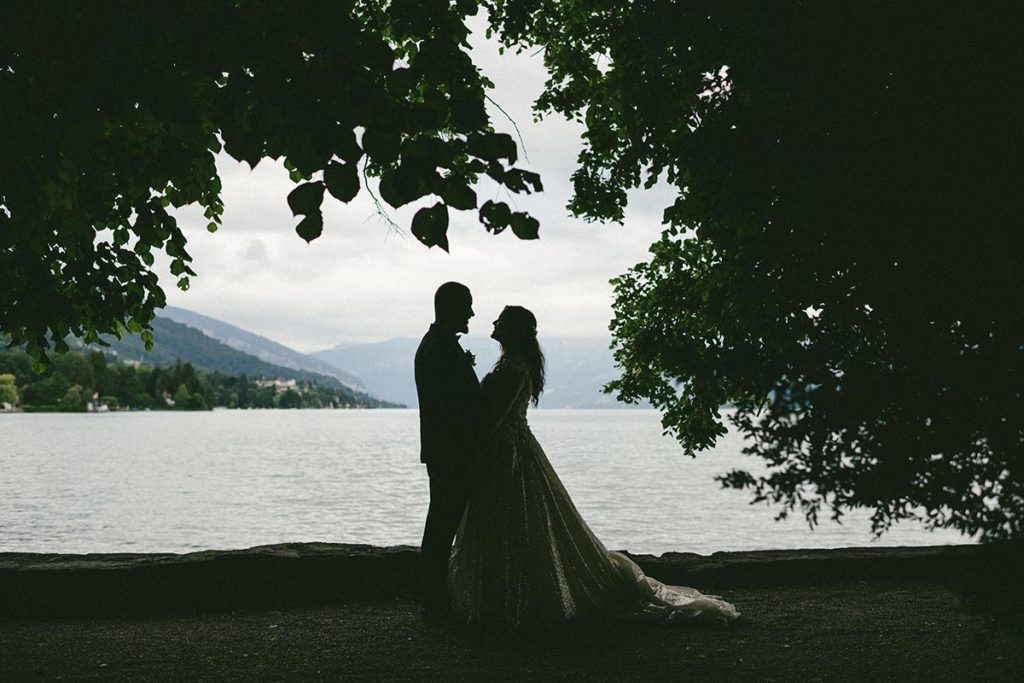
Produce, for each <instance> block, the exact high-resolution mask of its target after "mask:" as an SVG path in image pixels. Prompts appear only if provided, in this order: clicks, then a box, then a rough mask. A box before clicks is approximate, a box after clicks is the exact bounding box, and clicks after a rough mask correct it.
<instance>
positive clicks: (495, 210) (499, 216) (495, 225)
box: [480, 199, 512, 235]
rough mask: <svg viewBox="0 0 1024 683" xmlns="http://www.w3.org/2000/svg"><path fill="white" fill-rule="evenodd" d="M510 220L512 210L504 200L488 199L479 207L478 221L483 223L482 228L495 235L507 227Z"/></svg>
mask: <svg viewBox="0 0 1024 683" xmlns="http://www.w3.org/2000/svg"><path fill="white" fill-rule="evenodd" d="M510 220H512V210H511V209H509V208H508V204H506V203H505V202H493V201H491V200H489V199H488V200H487V201H486V202H484V205H483V206H481V207H480V222H481V223H483V224H484V228H486V229H487V231H488V232H493V233H494V234H495V235H497V234H498V233H500V232H501V231H502V230H504V229H505V228H507V227H508V224H509V221H510Z"/></svg>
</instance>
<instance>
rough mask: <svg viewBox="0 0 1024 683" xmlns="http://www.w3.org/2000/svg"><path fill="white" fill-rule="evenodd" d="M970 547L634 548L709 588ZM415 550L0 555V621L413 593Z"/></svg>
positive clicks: (983, 557) (910, 567) (836, 575)
mask: <svg viewBox="0 0 1024 683" xmlns="http://www.w3.org/2000/svg"><path fill="white" fill-rule="evenodd" d="M990 553H991V551H990V547H986V546H977V545H955V546H926V547H892V548H839V549H834V550H765V551H752V552H719V553H714V554H713V555H710V556H703V555H696V554H693V553H665V554H663V555H661V556H658V557H655V556H652V555H631V556H632V557H634V559H636V561H637V562H638V563H639V564H640V566H641V567H642V568H643V570H644V572H645V573H647V574H648V575H649V576H652V577H654V578H657V579H659V580H661V581H664V582H666V583H672V584H677V585H694V586H696V587H699V588H702V589H704V590H711V591H717V590H721V589H722V588H724V587H727V586H733V585H780V584H794V583H817V582H833V581H851V580H868V579H870V580H894V581H908V580H910V581H940V582H957V583H959V582H961V581H963V580H965V579H967V578H969V577H970V576H977V575H978V573H979V572H980V571H981V570H982V568H983V567H984V566H985V565H986V564H990V562H989V560H990V558H989V557H988V555H989V554H990ZM418 572H419V549H418V548H416V547H412V546H395V547H385V548H381V547H375V546H369V545H349V544H329V543H288V544H281V545H269V546H258V547H255V548H248V549H245V550H207V551H202V552H195V553H187V554H181V555H177V554H169V553H161V554H141V553H140V554H129V553H117V554H88V555H65V554H46V553H43V554H37V553H0V619H26V618H28V619H32V618H44V617H52V616H99V615H120V614H153V613H196V612H207V611H222V610H245V609H253V608H264V607H274V606H286V605H294V604H316V603H329V602H352V601H379V600H389V599H396V598H404V599H408V598H413V597H415V596H416V594H417V590H418Z"/></svg>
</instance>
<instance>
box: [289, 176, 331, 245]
mask: <svg viewBox="0 0 1024 683" xmlns="http://www.w3.org/2000/svg"><path fill="white" fill-rule="evenodd" d="M323 200H324V184H323V183H322V182H320V181H316V182H312V183H303V184H302V185H299V186H298V187H296V188H295V189H294V190H292V191H291V192H290V193H289V194H288V206H289V207H290V208H291V210H292V215H295V216H300V215H302V216H309V215H311V214H319V213H320V205H321V204H322V203H323ZM307 241H308V240H307Z"/></svg>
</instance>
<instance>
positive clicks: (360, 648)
mask: <svg viewBox="0 0 1024 683" xmlns="http://www.w3.org/2000/svg"><path fill="white" fill-rule="evenodd" d="M702 588H705V589H707V590H708V591H711V592H720V593H722V594H723V595H724V596H725V597H726V598H727V599H729V600H730V601H732V602H734V603H735V604H736V605H737V607H738V608H739V610H740V611H741V612H742V613H743V614H744V619H743V620H741V621H740V622H737V623H735V624H731V625H728V626H715V625H683V626H657V625H652V624H642V623H628V622H610V623H603V624H589V625H577V626H571V627H561V628H557V629H547V630H544V631H538V632H529V633H516V634H503V633H494V632H481V631H469V630H466V629H460V628H456V627H451V626H437V625H428V624H424V623H422V622H421V620H420V618H419V612H418V608H417V605H416V604H415V603H413V602H410V601H408V600H407V599H403V600H389V601H379V602H355V603H345V604H335V605H327V606H318V607H294V608H289V609H282V610H266V611H251V612H237V613H212V614H197V615H190V616H172V617H169V616H163V617H151V618H137V617H136V618H129V617H119V618H89V619H70V618H62V619H54V618H50V619H45V620H34V621H21V622H11V621H3V620H2V619H3V617H2V615H0V680H2V681H4V682H5V683H7V682H14V681H30V680H139V681H143V680H190V681H192V680H215V681H221V680H245V681H252V680H309V679H313V680H344V681H352V680H386V681H428V680H438V681H462V680H466V681H477V680H479V681H521V680H538V681H545V680H583V679H588V680H604V681H612V680H614V681H624V680H625V681H631V680H644V681H661V680H672V681H677V680H697V681H702V680H732V681H736V680H756V681H780V682H781V681H816V680H818V681H824V680H829V681H831V680H850V681H885V680H900V681H907V680H910V681H954V680H955V681H972V682H973V681H986V680H994V681H996V680H1007V681H1009V680H1024V655H1022V653H1024V647H1022V645H1024V642H1022V641H1024V636H1022V635H1021V634H1020V633H1014V632H1006V631H998V630H992V629H990V628H989V627H988V626H987V625H986V623H985V622H984V620H983V619H981V618H980V617H978V616H975V615H971V614H968V613H966V612H964V611H963V609H962V608H961V606H960V603H959V600H958V598H957V596H956V595H955V594H954V593H952V592H950V590H949V589H947V588H946V587H944V586H942V585H938V584H935V583H924V582H906V581H892V582H886V581H863V580H860V581H851V582H838V583H832V584H828V585H802V586H786V587H771V586H754V587H752V586H749V585H747V586H734V587H732V588H730V587H729V586H727V585H719V586H703V587H702Z"/></svg>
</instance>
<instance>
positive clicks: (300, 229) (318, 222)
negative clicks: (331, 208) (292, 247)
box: [295, 211, 324, 242]
mask: <svg viewBox="0 0 1024 683" xmlns="http://www.w3.org/2000/svg"><path fill="white" fill-rule="evenodd" d="M323 231H324V217H323V215H322V214H321V213H320V212H319V211H317V212H316V213H312V214H309V215H308V216H306V217H305V218H303V219H302V220H301V221H299V224H298V225H296V226H295V232H297V233H298V234H299V237H301V238H302V239H304V240H306V242H312V241H313V240H315V239H316V238H317V237H319V236H320V234H321V233H322V232H323Z"/></svg>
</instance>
